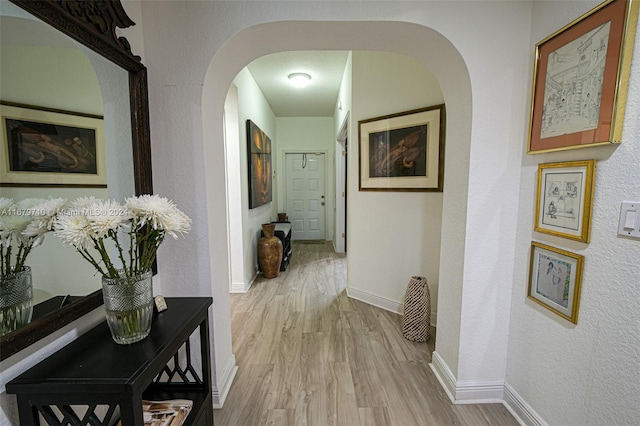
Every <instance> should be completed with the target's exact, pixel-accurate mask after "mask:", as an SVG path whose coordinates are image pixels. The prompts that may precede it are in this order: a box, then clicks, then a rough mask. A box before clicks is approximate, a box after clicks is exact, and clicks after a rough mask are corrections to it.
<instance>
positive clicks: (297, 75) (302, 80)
mask: <svg viewBox="0 0 640 426" xmlns="http://www.w3.org/2000/svg"><path fill="white" fill-rule="evenodd" d="M309 80H311V76H310V75H309V74H307V73H304V72H294V73H293V74H289V81H291V84H293V85H294V86H296V87H299V88H302V87H304V86H306V85H307V83H309Z"/></svg>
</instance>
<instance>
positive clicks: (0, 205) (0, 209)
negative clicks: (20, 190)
mask: <svg viewBox="0 0 640 426" xmlns="http://www.w3.org/2000/svg"><path fill="white" fill-rule="evenodd" d="M12 205H13V199H11V198H4V197H2V198H0V216H6V215H8V214H9V208H10V207H11V206H12Z"/></svg>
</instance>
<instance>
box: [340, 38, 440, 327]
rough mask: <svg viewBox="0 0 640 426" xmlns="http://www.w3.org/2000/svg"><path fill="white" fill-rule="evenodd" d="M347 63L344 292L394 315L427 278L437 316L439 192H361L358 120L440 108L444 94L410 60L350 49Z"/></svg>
mask: <svg viewBox="0 0 640 426" xmlns="http://www.w3.org/2000/svg"><path fill="white" fill-rule="evenodd" d="M352 66H353V75H352V85H353V86H352V110H351V119H352V123H353V126H352V129H351V135H352V136H351V139H350V140H351V143H350V146H349V154H350V155H349V160H348V161H349V167H348V169H349V176H348V192H349V200H348V205H349V212H348V213H349V218H348V225H347V228H348V230H349V237H350V239H349V244H350V247H349V252H348V257H347V264H348V271H349V276H348V292H349V295H350V296H351V297H355V298H357V299H360V300H365V301H368V302H369V303H373V304H375V305H378V306H381V307H384V308H386V309H390V310H392V311H396V312H398V311H400V310H401V308H402V298H403V297H404V294H405V292H406V289H407V284H408V283H409V280H410V279H411V277H412V276H415V275H419V276H424V277H426V278H427V282H428V285H429V289H430V292H431V295H432V298H433V302H432V309H433V313H434V314H435V313H436V312H437V300H438V293H437V288H438V280H439V273H438V272H439V264H440V233H441V228H442V199H443V193H439V192H419V193H415V192H371V191H367V192H361V191H359V190H358V174H359V169H360V168H359V155H360V154H359V152H360V151H359V150H360V141H359V139H358V134H359V130H358V124H357V123H358V121H360V120H365V119H369V118H373V117H379V116H385V115H389V114H394V113H399V112H402V111H409V110H414V109H417V108H423V107H428V106H433V105H439V104H442V103H443V102H444V99H443V96H442V91H441V89H440V86H439V85H438V82H437V80H436V79H435V78H434V76H433V75H432V74H431V73H430V72H429V71H428V69H427V68H425V66H424V65H423V64H421V63H420V62H419V61H417V60H416V59H414V58H410V57H408V56H404V55H398V54H393V53H387V52H365V51H354V52H353V53H352ZM445 152H446V150H445ZM445 155H446V154H445ZM434 316H435V315H434Z"/></svg>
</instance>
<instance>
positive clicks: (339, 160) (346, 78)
mask: <svg viewBox="0 0 640 426" xmlns="http://www.w3.org/2000/svg"><path fill="white" fill-rule="evenodd" d="M352 76H353V58H352V53H351V52H349V56H348V57H347V63H346V64H345V68H344V73H343V74H342V81H341V82H340V90H339V91H338V99H337V100H336V106H335V108H334V112H333V125H334V135H335V140H336V143H335V150H336V153H337V155H336V158H335V160H334V161H335V170H336V177H335V181H336V189H335V192H336V199H335V211H336V216H335V232H334V235H333V246H334V249H335V250H336V251H337V252H338V253H344V252H345V251H346V250H347V245H348V244H347V241H348V240H349V237H348V236H347V235H346V234H347V232H348V230H347V220H346V204H347V198H348V196H349V194H348V193H347V187H346V185H347V180H348V179H347V176H346V173H347V169H348V167H347V165H348V164H347V161H348V157H349V156H348V149H349V146H348V145H349V144H352V143H357V141H350V140H349V137H350V135H349V134H350V129H351V126H352V123H351V99H352V90H351V86H352ZM343 127H344V128H345V131H346V134H344V135H341V134H340V132H341V131H342V130H343ZM340 138H345V139H346V140H341V139H340ZM345 145H346V146H345ZM343 155H345V156H346V157H347V159H346V160H345V159H343ZM343 192H344V193H345V196H344V197H343V196H342V193H343ZM343 234H344V235H345V236H344V237H343ZM348 273H349V272H348V271H347V274H348Z"/></svg>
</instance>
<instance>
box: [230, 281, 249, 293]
mask: <svg viewBox="0 0 640 426" xmlns="http://www.w3.org/2000/svg"><path fill="white" fill-rule="evenodd" d="M249 287H250V286H248V285H246V284H245V283H244V282H237V283H231V290H229V293H246V292H247V291H249Z"/></svg>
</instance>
